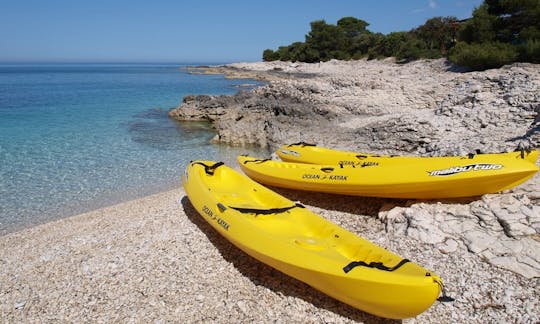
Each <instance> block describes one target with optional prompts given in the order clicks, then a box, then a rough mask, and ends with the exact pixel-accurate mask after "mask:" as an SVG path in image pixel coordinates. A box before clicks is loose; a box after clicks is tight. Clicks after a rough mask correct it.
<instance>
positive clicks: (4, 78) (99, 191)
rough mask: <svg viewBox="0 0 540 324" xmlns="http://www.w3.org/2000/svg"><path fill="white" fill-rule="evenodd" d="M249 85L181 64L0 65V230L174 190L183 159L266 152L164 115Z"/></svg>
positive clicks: (230, 158)
mask: <svg viewBox="0 0 540 324" xmlns="http://www.w3.org/2000/svg"><path fill="white" fill-rule="evenodd" d="M189 65H200V64H189ZM246 84H247V85H246ZM259 84H260V83H258V82H257V81H253V80H248V81H246V80H230V79H226V78H224V77H223V76H221V75H201V74H192V73H190V72H189V70H188V69H186V65H184V64H0V235H3V234H6V233H10V232H14V231H17V230H20V229H23V228H26V227H29V226H34V225H37V224H41V223H44V222H48V221H52V220H56V219H59V218H64V217H68V216H71V215H76V214H80V213H83V212H86V211H90V210H93V209H97V208H101V207H105V206H109V205H113V204H116V203H119V202H122V201H127V200H132V199H136V198H140V197H143V196H147V195H150V194H154V193H158V192H162V191H165V190H169V189H173V188H179V187H181V173H182V172H183V170H184V169H185V167H186V166H187V164H188V163H189V162H190V161H191V160H198V159H206V160H216V161H224V162H226V163H228V164H234V163H235V158H236V156H237V155H238V154H246V153H247V154H259V155H261V154H267V153H268V152H264V151H263V150H261V149H259V148H256V147H231V146H228V145H223V144H221V145H219V144H212V143H210V140H211V138H212V137H213V136H214V135H215V132H214V130H213V129H212V128H211V126H210V125H209V123H206V122H177V121H174V120H172V119H170V118H169V117H168V115H167V113H168V111H169V110H170V109H171V108H174V107H176V106H178V105H179V104H180V103H181V102H182V98H183V97H184V96H186V95H190V94H211V95H219V94H227V95H231V94H234V93H235V92H237V91H239V89H241V88H244V87H250V86H257V85H259Z"/></svg>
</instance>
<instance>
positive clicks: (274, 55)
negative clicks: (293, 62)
mask: <svg viewBox="0 0 540 324" xmlns="http://www.w3.org/2000/svg"><path fill="white" fill-rule="evenodd" d="M279 59H280V57H279V53H278V52H274V51H273V50H271V49H266V50H264V52H263V61H265V62H269V61H277V60H279Z"/></svg>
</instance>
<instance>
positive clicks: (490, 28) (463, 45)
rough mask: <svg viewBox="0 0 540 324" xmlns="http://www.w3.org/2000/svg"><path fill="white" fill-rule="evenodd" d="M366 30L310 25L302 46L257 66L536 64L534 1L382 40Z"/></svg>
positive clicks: (488, 3)
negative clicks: (391, 61)
mask: <svg viewBox="0 0 540 324" xmlns="http://www.w3.org/2000/svg"><path fill="white" fill-rule="evenodd" d="M368 26H369V23H367V22H366V21H364V20H361V19H357V18H354V17H344V18H341V19H340V20H338V22H337V24H336V25H333V24H328V23H326V22H325V21H324V20H317V21H313V22H311V30H310V31H309V33H308V34H307V35H306V36H305V42H295V43H292V44H290V45H288V46H280V47H279V48H278V49H277V50H276V51H274V50H272V49H266V50H265V51H264V52H263V60H264V61H276V60H281V61H293V62H294V61H300V62H308V63H312V62H319V61H328V60H331V59H338V60H350V59H361V58H368V59H380V58H384V57H396V58H397V59H398V60H400V61H403V62H408V61H412V60H416V59H422V58H441V57H446V58H448V59H449V60H450V61H452V62H453V63H455V64H458V65H461V66H467V67H469V68H471V69H472V70H485V69H489V68H497V67H501V66H503V65H505V64H509V63H512V62H532V63H540V1H539V0H485V1H484V2H483V3H482V4H481V5H480V6H479V7H478V8H475V10H474V11H473V13H472V17H471V18H470V19H465V20H458V19H457V18H455V17H435V18H431V19H429V20H427V21H426V22H425V24H423V25H422V26H419V27H417V28H415V29H412V30H410V31H407V32H393V33H389V34H387V35H384V34H381V33H373V32H371V31H369V30H368V29H367V27H368Z"/></svg>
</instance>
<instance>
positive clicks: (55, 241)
mask: <svg viewBox="0 0 540 324" xmlns="http://www.w3.org/2000/svg"><path fill="white" fill-rule="evenodd" d="M207 69H208V71H207V70H206V69H203V70H202V72H201V71H200V70H197V71H194V73H228V74H230V77H240V76H242V77H247V78H255V76H256V78H258V79H261V80H265V81H266V82H267V84H266V85H264V86H261V87H257V88H255V89H253V90H250V91H241V92H239V93H238V94H237V95H235V96H231V97H227V96H219V97H214V96H192V97H186V98H185V100H184V103H183V104H182V105H181V107H180V108H179V109H175V110H174V111H172V112H171V114H172V115H174V116H177V118H179V119H187V120H198V119H203V120H210V121H212V122H213V124H214V126H215V128H216V133H217V136H216V138H215V140H216V141H221V142H227V143H230V144H238V145H244V144H249V143H251V144H257V145H260V146H263V147H267V148H269V149H275V148H276V147H277V146H279V145H281V144H284V143H291V142H297V141H307V142H313V143H316V144H319V145H321V146H328V147H336V148H343V149H350V150H361V151H370V152H382V153H399V154H413V155H445V154H456V153H462V152H463V153H467V152H470V151H474V150H476V149H481V150H483V151H485V152H490V151H504V150H512V149H514V148H515V147H516V146H517V145H518V144H519V143H523V145H531V146H536V147H538V144H539V139H538V137H539V134H538V133H539V127H540V126H539V124H540V117H538V116H539V109H540V108H539V107H540V100H539V99H540V98H539V93H540V91H539V90H540V69H539V66H538V65H530V64H517V65H512V66H508V67H504V68H502V69H498V70H491V71H486V72H474V73H459V71H457V70H458V69H456V68H455V67H452V66H449V65H447V64H446V63H445V62H444V61H441V60H436V61H422V62H413V63H410V64H407V65H398V64H395V63H394V62H392V61H389V60H386V61H357V62H337V61H332V62H327V63H322V64H312V65H309V64H291V63H249V64H234V65H231V66H226V67H211V68H207ZM456 71H457V72H456ZM277 191H278V192H279V193H281V194H282V195H284V196H286V197H288V198H289V199H291V200H294V201H300V202H302V203H303V204H304V205H305V206H306V207H307V208H309V209H311V210H313V211H314V212H315V213H318V214H320V215H321V216H322V217H325V218H327V219H328V220H330V221H332V222H334V223H336V224H338V225H340V226H342V227H344V228H346V229H347V230H349V231H351V232H353V233H355V234H357V235H360V236H362V237H364V238H366V239H368V240H370V241H372V242H374V243H376V244H378V245H380V246H382V247H384V248H386V249H388V250H390V251H392V252H395V253H397V254H399V255H401V256H403V257H404V258H408V259H410V260H412V261H414V262H416V263H418V264H420V265H422V266H424V267H426V268H428V269H430V270H432V271H433V272H434V273H437V274H438V275H439V276H440V277H441V278H442V279H443V281H444V283H445V287H446V293H447V294H448V295H449V296H451V297H453V298H455V300H454V301H452V302H435V304H433V305H432V306H431V307H430V308H429V309H428V310H426V311H425V312H424V313H422V314H420V315H418V316H417V317H415V318H411V319H406V320H403V322H404V323H493V322H503V323H537V322H540V298H538V296H540V175H538V174H537V175H536V176H535V177H534V178H532V179H531V180H529V181H527V182H526V183H524V184H522V185H521V186H519V187H516V188H514V189H512V190H508V191H505V192H503V193H499V194H491V195H484V196H482V197H471V198H466V199H457V200H442V201H418V200H408V201H407V200H396V199H381V198H368V197H348V196H341V195H328V194H322V193H306V192H301V191H296V190H284V189H278V190H277ZM0 266H1V269H2V270H1V271H0V318H1V319H2V321H3V322H6V323H26V322H30V323H33V322H47V323H48V322H62V323H64V322H91V323H94V322H96V323H101V322H106V323H108V322H122V323H124V322H128V323H131V322H144V323H147V322H152V323H162V322H173V323H178V322H182V323H183V322H186V323H194V322H204V323H206V322H216V323H253V322H257V323H259V322H261V323H271V322H273V323H358V322H364V323H396V322H399V321H391V320H386V319H383V318H378V317H375V316H372V315H369V314H366V313H364V312H362V311H359V310H357V309H354V308H352V307H350V306H347V305H346V304H343V303H341V302H338V301H336V300H335V299H333V298H330V297H328V296H326V295H324V294H322V293H319V292H318V291H316V290H314V289H312V288H310V287H309V286H307V285H306V284H304V283H302V282H300V281H298V280H295V279H293V278H291V277H288V276H286V275H284V274H282V273H280V272H279V271H277V270H275V269H272V268H271V267H269V266H266V265H265V264H263V263H261V262H258V261H257V260H254V259H253V258H251V257H249V256H247V255H246V254H245V253H243V252H242V251H240V250H239V249H237V248H236V247H234V246H233V245H232V244H231V243H229V242H228V241H227V240H226V239H224V238H223V237H222V236H220V235H219V234H218V233H217V232H216V231H215V230H214V229H213V228H212V227H211V226H210V225H209V224H208V223H206V222H205V221H204V219H203V218H202V217H201V216H200V215H199V214H198V213H197V211H196V210H195V209H194V208H193V206H191V204H190V202H189V199H188V197H187V196H186V194H185V192H184V191H183V190H182V189H181V188H177V189H175V190H172V191H168V192H163V193H160V194H156V195H152V196H148V197H144V198H142V199H138V200H134V201H130V202H125V203H122V204H118V205H115V206H110V207H107V208H103V209H99V210H95V211H92V212H89V213H86V214H82V215H78V216H74V217H69V218H66V219H61V220H58V221H55V222H50V223H46V224H43V225H39V226H35V227H32V228H27V229H24V230H21V231H18V232H14V233H10V234H7V235H4V236H0Z"/></svg>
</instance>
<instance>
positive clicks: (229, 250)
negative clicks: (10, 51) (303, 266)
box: [181, 196, 401, 323]
mask: <svg viewBox="0 0 540 324" xmlns="http://www.w3.org/2000/svg"><path fill="white" fill-rule="evenodd" d="M181 203H182V206H183V209H184V212H185V214H186V216H187V217H188V219H189V220H191V221H192V222H193V224H195V225H196V226H197V227H198V228H199V229H200V230H201V232H203V233H204V234H205V235H206V237H208V239H209V241H210V242H211V243H212V245H213V246H215V247H216V249H217V250H218V251H219V253H220V254H221V255H222V256H223V259H224V260H225V261H226V262H228V263H232V264H233V265H234V268H235V269H236V270H238V271H239V272H240V274H241V275H242V276H244V277H245V278H247V279H249V281H250V282H251V283H252V284H253V285H254V286H253V289H250V291H251V290H252V291H253V296H252V297H253V299H254V300H256V301H257V303H258V304H259V306H260V307H263V308H266V307H268V308H273V307H279V306H272V303H265V302H264V298H262V297H261V296H260V289H257V288H256V287H258V286H259V287H260V286H262V287H265V288H267V289H266V290H265V292H264V293H265V294H271V295H272V298H274V299H276V298H277V299H284V298H285V299H287V300H286V301H284V303H285V304H287V305H290V303H292V302H294V301H291V298H293V299H301V300H303V301H305V302H306V303H309V304H311V305H309V304H308V305H306V304H305V303H297V305H296V306H294V309H293V308H291V310H294V312H296V313H297V315H298V313H305V314H309V315H310V316H312V315H313V312H314V310H316V309H320V310H326V311H329V312H331V313H334V314H335V315H337V316H338V317H337V319H338V320H340V321H343V320H346V319H348V320H350V321H354V322H361V323H401V321H399V320H390V319H385V318H381V317H377V316H374V315H371V314H368V313H365V312H363V311H361V310H358V309H356V308H354V307H351V306H349V305H347V304H345V303H342V302H340V301H338V300H336V299H334V298H332V297H329V296H327V295H325V294H323V293H321V292H319V291H318V290H316V289H314V288H312V287H310V286H309V285H307V284H305V283H303V282H301V281H299V280H297V279H295V278H292V277H289V276H287V275H286V274H283V273H282V272H280V271H278V270H276V269H274V268H272V267H270V266H268V265H266V264H264V263H262V262H260V261H258V260H256V259H255V258H253V257H251V256H249V255H248V254H246V253H244V252H243V251H242V250H240V249H238V248H237V247H235V246H234V245H233V244H232V243H230V242H229V241H228V240H227V239H225V238H224V237H223V236H221V235H220V234H219V233H218V232H217V231H216V230H215V229H214V228H212V226H211V225H210V224H208V223H207V222H206V221H205V220H204V219H203V217H202V216H201V215H200V214H199V213H198V212H197V211H196V210H195V208H194V207H193V205H192V204H191V202H190V201H189V199H188V197H187V196H184V197H182V200H181ZM226 275H230V276H234V275H235V273H230V274H224V276H226ZM222 280H223V281H224V282H225V281H227V279H226V278H222ZM230 289H231V290H237V289H239V287H236V286H234V287H233V286H231V287H230ZM243 298H245V299H250V297H249V296H245V295H244V296H243ZM263 303H264V305H263ZM299 307H300V308H305V309H298V308H299ZM259 311H260V310H259ZM282 314H283V313H282ZM318 317H319V319H320V318H321V317H323V318H325V319H328V318H327V317H328V316H327V314H320V315H318Z"/></svg>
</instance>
